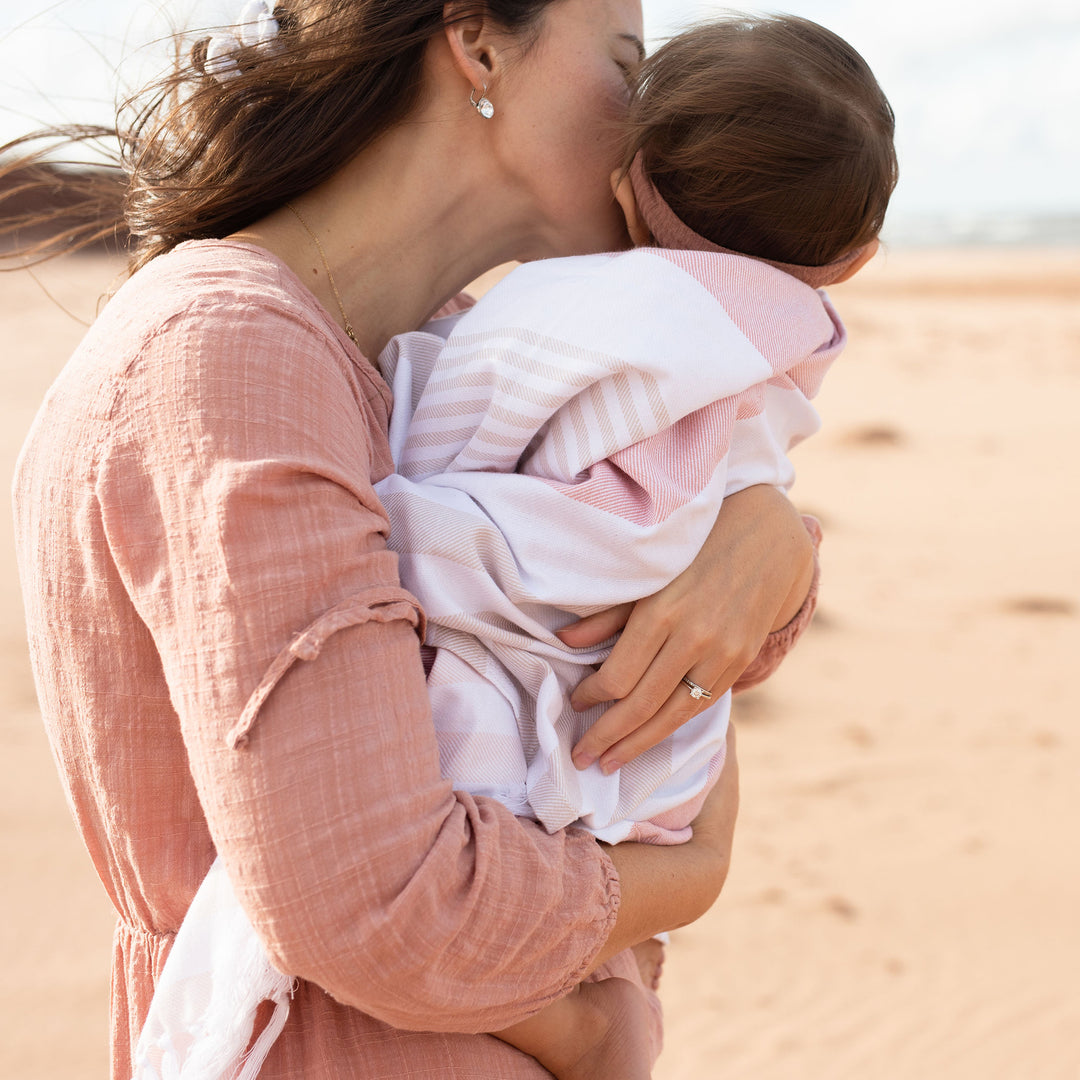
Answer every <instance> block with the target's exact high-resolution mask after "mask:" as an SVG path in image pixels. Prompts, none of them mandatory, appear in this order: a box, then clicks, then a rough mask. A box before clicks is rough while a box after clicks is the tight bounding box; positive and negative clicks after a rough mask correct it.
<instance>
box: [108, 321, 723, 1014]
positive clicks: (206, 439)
mask: <svg viewBox="0 0 1080 1080" xmlns="http://www.w3.org/2000/svg"><path fill="white" fill-rule="evenodd" d="M338 353H340V355H338ZM380 408H385V403H383V402H382V399H381V398H380V395H379V391H378V388H377V386H376V384H375V383H374V382H373V381H371V380H369V379H367V378H366V377H365V376H364V375H363V373H358V372H357V371H356V370H355V369H354V368H353V366H352V363H351V361H350V360H349V358H348V357H347V356H345V355H344V353H341V352H340V350H339V349H337V347H336V345H335V341H334V339H333V338H332V337H330V336H329V335H328V332H326V331H321V332H320V330H319V329H318V328H317V327H313V326H311V325H309V324H307V323H306V322H305V320H304V319H303V318H302V317H300V316H298V315H297V314H295V313H290V312H277V311H273V310H267V307H266V305H262V304H260V303H258V302H256V301H253V302H251V303H250V304H246V305H239V304H234V305H228V306H225V307H223V308H221V309H220V310H217V311H208V310H205V309H202V310H197V311H192V312H190V313H188V314H185V315H183V316H180V317H178V318H177V319H175V320H174V321H173V323H172V325H170V326H169V327H168V328H167V329H166V330H164V331H162V332H161V333H159V334H158V335H157V336H156V337H155V338H154V339H153V340H151V341H150V342H149V343H148V344H147V346H146V348H145V350H144V351H143V353H142V354H141V355H140V357H139V361H138V365H137V367H136V368H135V369H134V370H133V372H132V374H131V377H130V379H129V383H128V386H127V389H126V390H125V393H124V394H123V395H122V396H121V398H120V400H119V402H118V406H117V409H116V411H115V416H114V418H113V424H112V427H111V431H112V438H111V443H110V445H109V446H108V447H106V448H105V449H104V451H103V453H102V460H101V465H100V472H99V481H98V491H99V498H100V502H101V508H102V513H103V515H104V517H105V525H106V530H107V533H108V535H109V541H110V551H111V553H112V555H113V558H114V560H115V562H116V566H117V569H118V571H119V573H120V574H121V576H122V577H123V580H124V584H125V586H126V588H127V591H128V593H129V595H130V596H131V598H132V600H133V602H134V603H135V605H136V607H137V608H138V610H139V613H140V615H141V616H142V618H143V621H144V623H145V625H146V627H147V630H148V632H149V633H150V634H151V635H152V636H153V639H154V642H155V644H156V646H157V650H158V653H159V655H160V657H161V662H162V665H163V668H164V673H165V676H166V678H167V680H168V683H169V687H170V697H171V700H172V703H173V706H174V708H175V709H176V710H177V713H178V715H179V718H180V723H181V727H182V730H183V734H184V739H185V743H186V746H187V749H188V754H189V764H190V768H191V772H192V775H193V777H194V779H195V783H196V785H197V788H198V791H199V796H200V800H201V802H202V805H203V808H204V810H205V812H206V816H207V821H208V824H209V827H210V832H211V835H212V837H213V840H214V843H215V845H216V847H217V849H218V853H219V854H220V856H221V857H222V859H223V860H224V863H225V865H226V868H227V870H228V873H229V877H230V879H231V880H232V882H233V885H234V887H235V889H236V891H237V895H238V897H239V898H240V901H241V903H242V904H243V905H244V907H245V909H246V910H247V912H248V914H249V916H250V918H251V920H252V923H253V925H254V926H255V928H256V930H257V931H258V933H259V935H260V937H261V938H262V940H263V941H264V944H265V945H266V946H267V948H268V950H269V952H270V955H271V956H272V957H273V959H274V961H275V962H276V963H277V964H279V965H280V966H281V967H282V969H283V970H286V971H289V972H292V973H295V974H297V975H299V976H301V977H304V978H306V979H309V980H311V981H313V982H315V983H317V984H318V985H320V986H322V987H323V988H324V989H326V990H327V991H328V992H329V993H331V994H332V995H333V996H334V997H335V998H338V999H339V1000H341V1001H344V1002H346V1003H348V1004H350V1005H353V1006H355V1007H357V1008H359V1009H361V1010H363V1011H364V1012H366V1013H369V1014H371V1015H373V1016H375V1017H377V1018H378V1019H380V1020H383V1021H384V1022H386V1023H388V1024H391V1025H394V1026H397V1027H402V1028H411V1029H417V1030H447V1031H486V1030H496V1029H499V1028H502V1027H505V1026H507V1025H509V1024H511V1023H514V1022H515V1021H517V1020H520V1019H522V1018H523V1017H525V1016H526V1015H528V1014H530V1013H531V1012H534V1011H536V1010H537V1009H539V1008H541V1007H542V1006H543V1005H545V1004H547V1003H548V1002H549V1001H551V1000H553V999H554V998H555V997H558V996H559V995H560V994H562V993H563V992H565V991H566V990H567V989H569V988H570V987H571V986H573V985H574V984H576V983H577V982H578V981H580V979H581V978H582V976H583V975H584V974H585V973H586V972H587V970H588V969H589V967H590V965H592V964H593V962H594V960H595V958H596V956H597V954H598V952H599V951H600V950H601V949H602V948H604V947H605V943H608V945H607V948H608V949H609V950H611V949H616V948H618V947H621V945H622V943H624V942H629V941H631V940H637V939H638V938H639V936H641V935H644V936H647V935H648V934H651V933H653V932H655V931H657V930H659V929H662V928H663V927H664V926H669V925H673V924H677V923H681V922H685V921H688V920H689V919H691V918H693V917H694V916H695V915H696V914H697V913H699V911H700V910H701V905H702V896H703V895H704V894H706V893H708V891H709V890H710V889H711V888H712V887H713V886H714V885H715V882H716V880H717V877H718V876H720V875H722V872H723V870H724V868H725V866H726V855H725V853H724V852H722V851H719V850H717V849H715V848H713V849H710V848H709V846H708V845H705V844H698V845H695V846H693V847H689V848H688V850H687V851H686V852H679V853H678V854H674V855H672V858H673V859H674V860H675V861H674V862H673V863H670V864H666V863H664V862H663V861H662V860H661V858H660V857H661V855H662V854H663V853H660V852H658V851H648V852H643V853H639V854H638V855H637V856H635V855H634V853H633V849H631V848H628V849H627V850H626V851H620V853H619V856H618V858H619V860H620V862H621V863H622V865H621V866H620V867H619V869H620V870H621V872H622V873H623V874H624V875H625V878H626V880H625V881H624V882H623V886H624V887H623V890H622V896H621V904H620V881H619V876H618V874H617V871H616V865H615V864H613V862H612V860H611V858H609V857H608V856H607V855H605V854H604V853H603V852H602V850H601V849H600V847H599V845H598V844H597V843H596V842H595V841H594V840H593V839H592V838H591V837H590V836H588V835H586V834H584V833H581V832H577V831H573V830H571V831H569V832H565V833H558V834H555V835H550V836H549V835H548V834H547V833H546V832H545V831H544V830H543V829H542V828H540V827H538V826H536V825H535V824H533V823H530V822H521V821H518V820H517V819H515V818H514V817H513V816H512V815H511V814H510V812H509V811H508V810H506V809H505V808H504V807H503V806H501V805H500V804H499V803H497V802H494V801H493V800H489V799H477V798H472V797H470V796H468V795H465V794H461V793H455V792H454V791H452V790H451V786H450V784H449V783H447V782H446V781H444V780H443V779H442V778H441V776H440V772H439V758H438V748H437V745H436V742H435V736H434V729H433V726H432V723H431V717H430V713H429V709H428V705H427V698H426V690H425V684H424V676H423V671H422V668H421V664H420V659H419V649H418V640H417V632H418V627H419V624H420V621H421V616H420V613H419V612H418V609H417V607H416V604H415V601H413V600H412V598H411V597H409V595H408V594H407V593H405V592H404V591H403V590H402V589H401V588H400V586H399V585H398V581H397V574H396V559H395V557H394V556H393V555H392V554H391V553H389V552H387V551H386V549H385V542H384V541H385V535H386V532H387V529H388V524H387V521H386V516H385V513H384V512H383V510H382V507H381V505H380V504H379V502H378V500H377V499H376V498H375V495H374V492H373V491H372V487H371V481H372V474H373V473H375V474H376V475H380V474H381V473H382V472H384V471H386V469H388V468H389V461H388V460H387V459H386V457H385V454H384V453H381V452H380V446H379V445H378V444H379V439H378V437H377V436H375V437H373V435H372V432H373V431H377V429H378V427H379V424H380V418H379V415H378V414H379V409H380ZM664 865H668V866H669V871H670V869H677V876H678V880H679V882H680V887H679V888H677V889H676V888H672V885H673V882H672V880H671V874H670V872H669V873H668V875H667V877H666V878H665V888H664V889H663V890H656V889H649V888H647V887H646V884H647V882H648V881H649V880H650V879H651V877H652V875H653V874H654V873H655V872H656V868H657V867H658V866H664ZM683 886H685V890H686V891H685V894H684V893H683ZM613 932H614V933H615V935H616V936H615V937H614V938H612V936H611V935H612V933H613Z"/></svg>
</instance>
